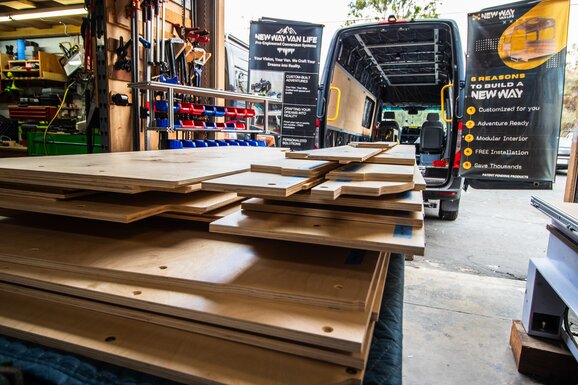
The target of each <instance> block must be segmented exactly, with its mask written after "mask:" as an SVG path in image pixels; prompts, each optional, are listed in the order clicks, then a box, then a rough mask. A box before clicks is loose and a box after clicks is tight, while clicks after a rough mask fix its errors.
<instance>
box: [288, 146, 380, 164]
mask: <svg viewBox="0 0 578 385" xmlns="http://www.w3.org/2000/svg"><path fill="white" fill-rule="evenodd" d="M382 151H383V148H361V147H351V146H340V147H329V148H321V149H318V150H306V151H293V152H287V153H286V154H285V155H286V157H287V158H297V159H313V160H333V161H337V162H340V163H343V162H345V163H349V162H364V161H366V160H367V159H369V158H371V157H372V156H375V155H377V154H379V153H380V152H382Z"/></svg>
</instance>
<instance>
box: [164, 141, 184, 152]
mask: <svg viewBox="0 0 578 385" xmlns="http://www.w3.org/2000/svg"><path fill="white" fill-rule="evenodd" d="M167 147H168V148H170V149H172V150H173V149H178V148H183V144H182V143H181V141H180V140H176V139H169V140H167Z"/></svg>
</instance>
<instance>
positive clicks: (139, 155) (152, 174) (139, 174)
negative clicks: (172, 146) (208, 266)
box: [0, 147, 284, 192]
mask: <svg viewBox="0 0 578 385" xmlns="http://www.w3.org/2000/svg"><path fill="white" fill-rule="evenodd" d="M283 157H284V153H283V151H282V150H280V149H274V148H264V147H210V148H194V149H179V150H160V151H137V152H116V153H102V154H83V155H65V156H45V157H31V158H22V159H21V161H20V162H14V161H12V159H0V181H6V182H11V183H16V182H17V183H25V184H34V185H38V184H41V185H47V186H56V187H63V188H85V189H87V190H97V191H114V192H135V191H136V192H141V191H143V189H144V190H146V189H148V190H151V189H155V188H160V189H178V188H180V187H182V186H185V185H190V184H196V183H199V182H201V181H203V180H206V179H212V178H216V177H219V176H224V175H230V174H235V173H239V172H243V171H247V170H249V168H250V165H251V163H256V162H257V161H259V160H268V159H281V158H283Z"/></svg>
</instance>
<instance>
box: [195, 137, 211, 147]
mask: <svg viewBox="0 0 578 385" xmlns="http://www.w3.org/2000/svg"><path fill="white" fill-rule="evenodd" d="M195 145H196V146H197V148H199V147H209V145H208V144H207V142H205V141H204V140H199V139H195Z"/></svg>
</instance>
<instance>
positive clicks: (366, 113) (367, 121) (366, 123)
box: [361, 96, 375, 128]
mask: <svg viewBox="0 0 578 385" xmlns="http://www.w3.org/2000/svg"><path fill="white" fill-rule="evenodd" d="M374 109H375V102H374V101H373V100H371V99H370V98H369V97H367V96H366V97H365V105H364V106H363V118H362V119H361V125H362V126H363V127H365V128H370V127H371V120H372V118H373V111H374Z"/></svg>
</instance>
